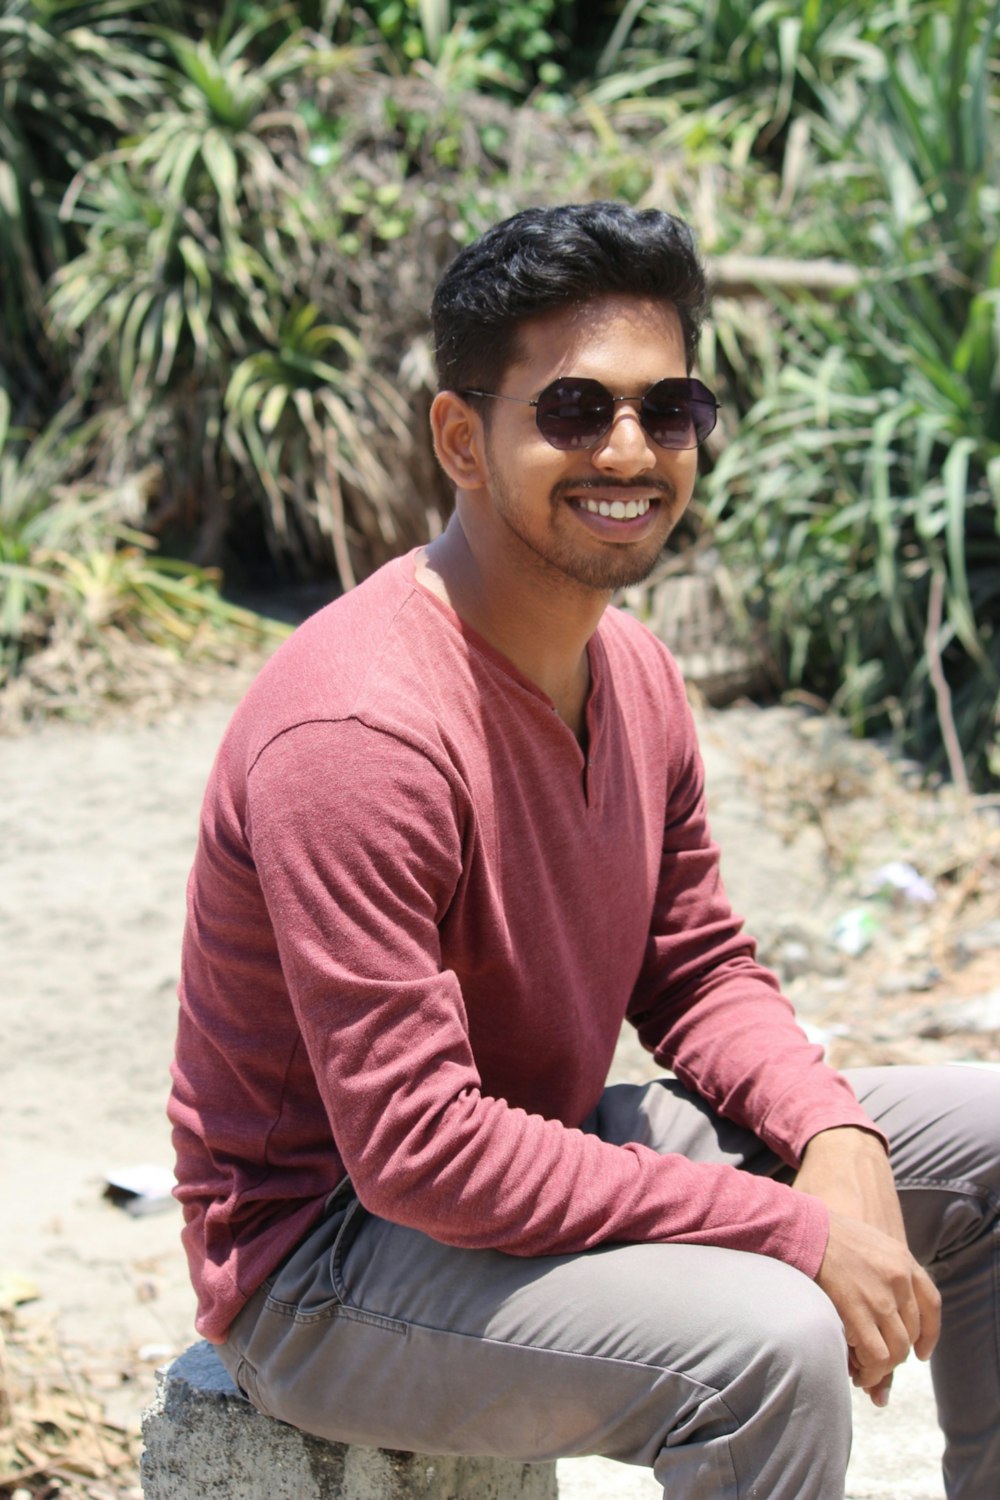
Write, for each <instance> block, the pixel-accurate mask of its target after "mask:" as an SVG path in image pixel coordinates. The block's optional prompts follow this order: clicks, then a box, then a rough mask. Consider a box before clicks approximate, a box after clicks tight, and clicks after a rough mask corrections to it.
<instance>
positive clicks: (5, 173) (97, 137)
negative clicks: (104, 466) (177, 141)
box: [0, 0, 170, 399]
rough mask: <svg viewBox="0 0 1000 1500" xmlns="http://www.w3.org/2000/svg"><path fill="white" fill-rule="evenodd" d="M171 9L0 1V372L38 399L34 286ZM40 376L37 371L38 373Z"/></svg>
mask: <svg viewBox="0 0 1000 1500" xmlns="http://www.w3.org/2000/svg"><path fill="white" fill-rule="evenodd" d="M169 9H170V7H168V6H167V5H166V4H164V3H162V0H161V3H160V4H154V5H152V6H142V7H140V6H138V5H135V4H128V3H124V0H85V3H82V4H73V3H68V0H6V3H5V4H4V6H3V8H2V10H0V79H2V80H3V86H2V104H0V380H2V379H3V370H4V368H6V370H7V382H8V384H9V385H10V386H11V388H12V389H13V388H17V389H19V390H20V389H23V388H24V386H25V385H27V386H28V388H29V389H32V390H34V391H36V392H37V395H38V397H39V398H40V399H44V384H45V382H44V377H43V375H42V371H41V370H40V369H39V368H38V365H39V358H38V356H39V353H40V352H41V351H43V350H44V354H45V358H46V359H47V360H48V362H49V364H50V366H51V364H52V356H51V352H50V351H49V350H47V349H45V347H44V342H43V321H44V319H43V287H44V284H45V282H46V280H47V278H48V277H49V276H50V275H51V274H52V273H53V271H55V270H56V269H57V267H58V266H59V265H60V264H61V263H62V262H63V261H64V260H65V258H66V255H67V253H68V252H69V250H70V248H71V246H72V245H73V243H74V241H73V238H72V236H71V235H70V236H69V237H67V230H66V225H65V224H64V222H63V221H62V220H61V218H60V215H59V204H60V200H61V199H62V196H63V193H64V192H65V190H66V187H67V185H68V183H69V181H70V179H71V178H72V176H73V174H74V173H75V172H77V171H79V170H81V169H82V168H84V167H85V166H86V164H87V163H88V162H89V161H91V160H92V159H93V158H94V157H95V156H96V155H98V153H99V152H100V151H102V150H103V149H105V148H106V146H107V145H108V144H110V143H111V141H113V140H114V139H115V137H116V136H117V135H118V134H120V133H122V132H124V131H125V130H127V129H128V128H129V127H130V126H131V125H132V124H133V123H134V122H135V121H136V120H138V119H139V118H141V117H142V115H143V114H145V113H146V112H147V111H148V110H149V109H150V108H151V107H152V105H153V103H154V101H155V100H156V98H157V96H158V89H159V67H158V63H157V61H156V58H155V55H154V54H155V50H156V49H155V43H154V41H153V39H152V37H151V33H150V31H149V24H148V23H150V22H154V21H156V20H157V19H158V18H159V17H161V16H162V15H164V14H165V13H167V11H168V10H169ZM40 377H41V378H40Z"/></svg>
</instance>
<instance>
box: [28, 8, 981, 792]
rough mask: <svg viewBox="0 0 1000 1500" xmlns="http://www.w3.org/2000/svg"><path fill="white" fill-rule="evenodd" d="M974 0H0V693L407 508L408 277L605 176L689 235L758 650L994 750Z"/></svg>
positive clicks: (410, 448)
mask: <svg viewBox="0 0 1000 1500" xmlns="http://www.w3.org/2000/svg"><path fill="white" fill-rule="evenodd" d="M998 21H1000V0H933V3H927V0H763V3H751V0H645V3H640V0H607V3H598V4H594V5H587V6H582V5H575V4H571V3H567V0H506V3H505V4H503V5H500V4H497V3H495V0H469V3H467V4H465V5H462V6H452V5H451V4H449V3H448V0H367V3H361V4H355V5H353V6H351V5H349V4H347V3H343V0H339V3H338V0H297V3H295V4H294V5H291V4H290V5H287V6H282V5H276V4H265V3H256V0H229V3H228V4H225V5H224V6H222V7H221V8H220V7H219V6H218V5H215V6H212V7H209V6H206V5H201V4H198V3H196V0H143V3H141V4H139V3H132V0H85V3H69V0H0V590H2V596H0V690H2V692H4V693H7V694H8V695H9V694H11V693H13V695H14V698H15V699H16V701H17V702H18V704H19V710H18V711H19V712H22V713H26V714H38V713H42V712H48V711H72V710H73V706H74V702H76V701H78V698H79V695H76V696H75V695H74V689H73V674H72V671H70V672H69V673H68V674H67V666H66V664H67V662H77V663H79V662H82V661H85V660H87V661H89V660H93V659H97V660H99V661H101V662H102V664H103V665H102V672H101V675H100V682H101V684H102V687H101V691H102V692H103V693H105V694H107V695H110V696H115V694H116V693H117V694H118V695H119V696H127V695H128V692H129V691H130V689H129V686H128V684H129V681H130V678H129V673H128V671H127V670H125V669H124V667H123V666H122V664H123V662H125V661H126V660H130V659H131V657H130V653H132V655H134V653H135V652H136V651H138V652H140V653H141V652H142V651H147V650H155V651H157V652H161V653H162V652H170V653H173V654H174V655H175V656H176V655H178V654H179V655H180V658H181V659H182V660H185V659H194V657H195V656H196V655H200V656H204V655H206V654H207V655H209V656H211V654H212V653H213V652H215V653H220V654H222V655H223V656H225V654H226V653H227V652H230V653H232V652H233V651H238V650H239V649H242V647H243V646H245V645H253V644H254V643H260V642H261V641H263V640H265V639H266V638H268V636H273V635H274V634H276V633H278V632H279V630H280V627H277V626H274V625H273V624H269V623H268V622H267V621H266V620H265V619H263V618H262V617H261V616H258V615H256V614H254V613H252V612H250V611H248V610H246V609H245V608H241V607H237V606H236V605H235V604H234V603H232V600H233V599H234V598H243V599H244V600H245V599H247V598H252V597H255V596H257V597H260V596H266V595H267V594H268V592H269V591H273V590H274V589H275V588H276V587H277V586H279V585H284V586H287V585H288V584H291V583H299V584H309V583H313V584H317V585H318V584H320V583H322V582H323V581H324V580H326V581H327V584H328V585H330V584H331V581H335V582H336V584H337V585H338V586H341V587H350V586H351V585H352V584H353V583H354V582H356V581H357V580H358V579H360V578H361V577H363V576H364V575H365V574H366V573H368V572H369V571H370V570H371V569H372V568H374V567H376V566H377V565H379V564H380V563H381V562H383V561H385V560H386V559H387V558H389V557H391V556H393V555H394V554H396V553H398V552H400V551H401V550H403V549H404V548H407V547H410V546H413V545H415V544H416V543H418V542H420V541H422V540H424V539H426V538H427V537H428V536H430V535H433V534H434V533H435V532H436V531H437V530H439V529H440V527H441V526H442V525H443V523H444V521H445V519H446V516H447V510H448V504H449V497H448V493H447V490H446V487H445V486H444V485H443V483H442V482H441V479H440V477H439V476H438V474H437V472H436V469H435V465H434V462H433V457H432V454H431V452H430V449H429V445H428V439H427V435H426V414H427V408H428V405H429V402H430V399H431V395H432V383H431V382H432V376H431V355H430V348H429V344H428V338H427V325H426V309H427V306H428V303H429V299H430V293H431V289H432V287H433V285H434V282H435V281H436V279H437V277H438V275H439V274H440V272H441V270H442V269H443V267H444V265H445V264H446V263H447V261H448V260H449V259H450V258H451V257H452V255H453V254H454V253H455V251H456V250H457V249H458V248H459V247H460V246H461V245H462V244H463V243H465V242H467V241H468V240H469V239H471V238H472V237H474V236H475V235H476V234H478V233H479V232H480V231H481V230H483V229H484V228H485V227H486V226H487V225H488V224H490V223H491V222H493V221H494V220H496V219H497V218H499V217H502V216H504V215H506V214H508V213H510V212H514V211H515V210H516V209H518V208H521V207H523V206H525V205H527V204H530V203H534V202H556V201H572V200H578V199H585V198H599V197H611V198H617V199H625V200H628V201H630V202H633V203H636V204H640V205H643V206H646V205H655V206H658V207H665V208H669V209H671V210H674V211H676V212H678V213H680V214H681V215H683V216H684V217H686V218H688V219H689V220H690V221H691V222H692V223H693V224H694V226H695V228H696V230H697V233H698V235H699V238H700V241H701V244H702V247H703V250H704V252H705V254H706V256H707V257H708V259H709V262H710V265H711V268H712V271H713V276H714V279H715V283H716V298H715V312H714V317H713V321H712V323H711V325H710V327H709V329H708V331H707V335H706V339H705V344H704V348H703V352H702V360H701V372H702V374H703V375H704V376H705V378H706V379H708V380H709V381H710V382H712V383H714V384H715V385H716V387H717V389H718V391H719V393H720V395H721V397H722V399H723V402H724V411H723V421H722V423H721V425H720V430H719V433H718V436H717V439H716V440H714V441H713V444H712V446H711V447H710V448H709V450H708V451H707V452H706V454H705V455H704V459H705V461H704V477H703V480H702V484H701V488H700V496H701V498H700V504H699V513H698V515H697V517H696V526H697V535H698V545H697V547H695V548H694V549H692V550H693V553H697V554H699V555H700V556H701V557H702V558H704V557H705V555H706V552H705V549H706V545H707V544H710V547H711V551H710V553H709V554H708V555H709V556H710V558H711V560H712V566H713V567H714V568H716V569H717V571H719V573H720V574H724V575H725V577H726V578H727V579H728V581H729V582H728V593H727V597H728V598H729V599H730V601H731V602H732V606H733V608H734V610H735V612H736V615H737V621H738V622H739V620H742V622H743V623H744V625H745V626H746V628H747V629H748V630H749V629H752V630H755V631H756V632H757V633H758V636H759V634H760V632H761V631H763V632H765V634H766V640H767V651H768V655H769V660H770V670H771V675H772V681H773V683H774V685H775V686H776V687H777V688H778V689H779V690H780V689H782V688H791V689H800V690H804V691H807V692H808V693H810V694H812V695H814V696H816V697H819V698H822V699H824V700H826V701H830V702H832V703H833V704H834V705H835V706H836V707H837V708H839V709H840V710H842V711H843V712H844V713H846V714H847V715H849V716H850V719H851V721H852V723H853V725H854V726H855V727H856V728H857V730H858V732H885V731H887V730H888V731H891V732H892V733H893V734H894V735H895V736H896V738H897V740H898V743H899V744H900V746H901V747H903V748H904V749H906V751H907V752H908V753H912V754H916V755H917V756H919V757H920V758H921V759H922V760H923V761H924V763H925V764H926V765H927V766H928V767H929V768H932V769H933V768H935V767H939V768H942V769H944V770H945V771H946V772H950V774H951V775H952V776H954V777H955V778H956V779H958V780H962V779H964V778H965V777H968V778H970V780H971V783H972V784H973V785H975V786H979V787H987V786H989V785H990V784H995V783H996V781H997V780H998V779H1000V628H998V627H1000V359H998V354H1000V166H998V140H1000V132H998V119H997V116H998V108H1000V49H998V40H997V27H998ZM685 540H686V541H687V542H690V533H689V534H688V536H687V537H686V538H685ZM675 563H679V564H681V565H683V557H680V558H678V559H675ZM223 577H224V578H225V584H226V587H225V589H224V590H222V589H220V580H221V579H222V578H223ZM329 591H330V588H329V587H328V592H329ZM26 683H27V684H28V685H29V686H28V689H25V684H26Z"/></svg>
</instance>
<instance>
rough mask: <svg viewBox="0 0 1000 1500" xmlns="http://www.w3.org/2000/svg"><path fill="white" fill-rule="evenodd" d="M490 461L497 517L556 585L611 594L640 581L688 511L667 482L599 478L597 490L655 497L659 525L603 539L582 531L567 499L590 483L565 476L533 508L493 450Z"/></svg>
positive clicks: (655, 561) (628, 496)
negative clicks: (629, 536)
mask: <svg viewBox="0 0 1000 1500" xmlns="http://www.w3.org/2000/svg"><path fill="white" fill-rule="evenodd" d="M487 465H488V470H489V483H490V494H491V497H492V500H493V503H494V506H495V508H496V512H497V515H498V516H499V517H500V519H501V521H502V522H503V523H504V525H505V527H506V528H507V530H508V531H509V532H511V533H512V534H513V535H514V536H515V537H516V538H517V540H518V541H519V542H520V543H521V545H522V546H523V547H524V548H525V549H527V553H528V558H527V561H528V565H529V566H536V567H537V568H538V569H539V570H540V571H541V572H542V573H544V574H545V576H546V579H547V581H548V583H549V584H550V585H552V584H554V585H555V586H557V587H565V586H566V585H567V584H569V585H570V586H571V587H574V588H575V589H579V588H584V589H587V590H588V591H592V592H594V593H600V594H611V593H615V592H616V591H617V590H618V589H624V588H630V587H631V586H633V585H634V584H637V583H642V582H643V581H644V580H645V579H646V578H648V577H649V575H650V573H651V572H652V571H653V569H654V568H655V566H656V564H657V562H658V561H659V559H660V555H661V553H662V552H663V548H664V547H665V545H666V543H667V540H668V538H669V537H670V535H671V533H672V532H673V530H674V527H675V526H676V525H677V522H678V521H679V520H680V518H681V516H682V515H683V513H684V509H685V507H684V506H683V505H679V504H678V503H677V492H676V489H675V487H674V485H673V484H671V483H670V481H669V480H665V479H643V480H633V481H628V480H623V481H618V482H615V483H614V484H609V483H608V482H606V481H601V482H600V483H599V485H598V482H597V481H592V484H593V486H594V487H595V488H596V487H599V488H601V489H602V490H607V489H609V488H613V489H615V490H618V491H619V492H620V493H621V497H622V499H624V500H627V499H628V498H630V494H629V492H631V496H632V497H635V496H638V495H643V496H650V495H654V494H655V495H656V496H657V500H656V507H657V524H656V526H655V527H654V529H653V531H652V532H651V533H650V534H649V535H648V536H646V537H643V538H642V539H641V540H637V541H634V542H626V541H622V542H614V541H608V542H604V543H602V542H601V541H600V539H599V538H596V537H594V535H593V533H589V534H586V533H584V529H583V524H582V523H581V522H578V521H577V519H576V518H575V516H574V515H573V514H572V509H571V506H570V503H569V501H568V500H567V498H566V496H567V495H568V494H579V493H581V492H586V490H587V488H588V481H586V480H582V481H581V480H577V481H575V482H574V481H570V480H561V481H560V482H559V483H557V484H556V485H554V486H553V488H552V490H551V492H550V494H549V497H548V504H547V506H546V505H545V504H544V503H543V501H542V499H541V498H540V497H539V499H538V500H537V501H536V502H535V505H534V507H533V506H532V505H531V503H530V502H527V501H525V499H524V496H523V492H522V491H520V490H517V489H515V488H514V486H512V485H511V484H510V483H509V482H508V480H507V478H506V477H505V475H504V473H503V472H502V469H501V466H500V465H499V464H498V463H496V462H495V461H494V458H493V455H492V454H490V453H488V454H487ZM533 512H534V513H533Z"/></svg>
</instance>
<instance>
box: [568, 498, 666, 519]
mask: <svg viewBox="0 0 1000 1500" xmlns="http://www.w3.org/2000/svg"><path fill="white" fill-rule="evenodd" d="M573 503H574V504H575V505H577V506H579V508H580V510H586V511H589V512H590V514H591V515H592V516H606V517H608V518H609V519H610V520H612V521H634V520H636V519H637V518H638V517H639V516H644V515H645V514H646V512H647V511H648V510H649V507H650V506H651V505H652V503H653V502H652V500H650V499H649V497H648V496H645V495H644V496H643V498H642V499H641V500H590V499H586V498H584V497H583V496H581V497H579V498H576V497H574V500H573Z"/></svg>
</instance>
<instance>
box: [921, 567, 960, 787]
mask: <svg viewBox="0 0 1000 1500" xmlns="http://www.w3.org/2000/svg"><path fill="white" fill-rule="evenodd" d="M943 609H944V575H943V574H942V573H939V572H937V571H935V572H934V574H933V575H932V577H931V592H930V598H929V600H928V602H927V629H926V631H925V632H924V649H925V650H926V652H927V661H928V667H929V671H930V678H931V682H932V684H933V686H934V697H935V698H936V700H937V715H938V723H939V724H940V726H941V738H942V739H943V740H944V748H945V751H946V753H947V756H948V766H949V769H950V770H951V779H952V781H953V782H954V783H955V785H956V787H957V788H958V790H959V791H960V792H961V793H962V795H963V797H967V796H968V795H969V791H970V787H969V777H968V773H967V772H966V769H965V759H964V757H963V755H962V746H961V744H960V743H959V738H958V731H957V730H956V728H955V716H954V714H953V713H952V711H951V688H950V687H949V686H948V680H947V678H946V677H945V675H944V667H943V666H942V664H941V647H940V645H939V644H938V633H939V631H940V629H941V618H942V614H943Z"/></svg>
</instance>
